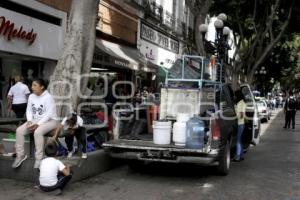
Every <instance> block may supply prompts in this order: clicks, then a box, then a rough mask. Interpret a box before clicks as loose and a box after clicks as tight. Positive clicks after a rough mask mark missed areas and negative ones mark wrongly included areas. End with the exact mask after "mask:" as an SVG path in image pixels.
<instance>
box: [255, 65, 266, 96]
mask: <svg viewBox="0 0 300 200" xmlns="http://www.w3.org/2000/svg"><path fill="white" fill-rule="evenodd" d="M255 74H260V75H261V76H265V75H266V74H267V71H266V68H265V67H264V66H262V67H261V68H260V70H259V71H257V70H256V71H255ZM261 80H262V82H261V83H260V84H261V86H262V94H263V95H264V94H265V85H264V84H263V80H264V79H263V78H261Z"/></svg>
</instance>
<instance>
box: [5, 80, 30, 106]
mask: <svg viewBox="0 0 300 200" xmlns="http://www.w3.org/2000/svg"><path fill="white" fill-rule="evenodd" d="M28 94H30V91H29V88H28V86H27V85H25V84H24V83H21V82H17V83H16V84H15V85H13V86H12V87H11V88H10V90H9V92H8V94H7V95H8V96H12V99H13V101H12V104H22V103H27V95H28Z"/></svg>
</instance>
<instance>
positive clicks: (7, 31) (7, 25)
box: [0, 16, 37, 45]
mask: <svg viewBox="0 0 300 200" xmlns="http://www.w3.org/2000/svg"><path fill="white" fill-rule="evenodd" d="M0 21H1V22H0V35H3V36H4V37H6V38H7V40H9V41H10V40H12V39H15V38H18V39H22V40H25V41H28V45H32V43H33V42H34V41H35V39H36V37H37V33H34V32H33V31H34V30H33V28H32V29H31V30H30V31H29V30H23V26H21V27H19V28H18V27H15V23H13V22H11V21H10V20H6V19H5V17H4V16H1V17H0Z"/></svg>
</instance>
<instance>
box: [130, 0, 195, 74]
mask: <svg viewBox="0 0 300 200" xmlns="http://www.w3.org/2000/svg"><path fill="white" fill-rule="evenodd" d="M126 2H127V3H128V4H129V5H131V6H132V7H135V8H136V9H139V10H140V11H141V12H142V13H143V14H142V15H141V16H140V19H139V28H138V38H137V40H138V48H139V50H140V52H141V53H142V54H143V55H144V56H145V57H146V58H147V61H149V62H150V63H152V64H154V65H156V66H160V67H164V68H167V69H168V68H170V67H172V65H173V64H174V63H175V61H176V59H178V58H179V57H181V55H182V54H191V49H193V47H194V46H193V44H194V16H193V14H192V12H191V11H190V9H189V8H188V7H187V6H186V4H185V0H183V1H179V0H169V1H163V0H126Z"/></svg>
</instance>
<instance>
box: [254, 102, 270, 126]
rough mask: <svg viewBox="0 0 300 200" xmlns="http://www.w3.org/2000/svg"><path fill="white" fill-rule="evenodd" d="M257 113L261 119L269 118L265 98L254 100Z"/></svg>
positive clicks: (266, 119) (268, 109)
mask: <svg viewBox="0 0 300 200" xmlns="http://www.w3.org/2000/svg"><path fill="white" fill-rule="evenodd" d="M256 105H257V109H258V114H259V117H260V119H261V121H265V122H267V121H268V120H270V118H271V111H270V108H269V107H268V104H267V102H266V101H265V100H258V101H256Z"/></svg>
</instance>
